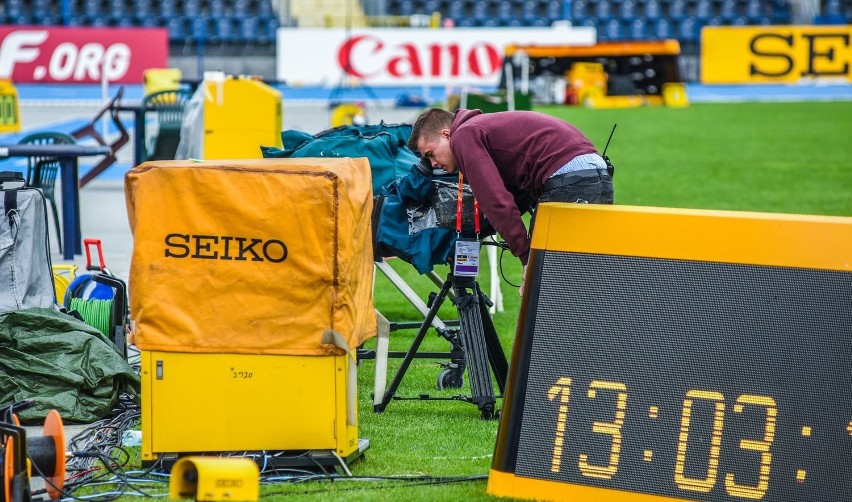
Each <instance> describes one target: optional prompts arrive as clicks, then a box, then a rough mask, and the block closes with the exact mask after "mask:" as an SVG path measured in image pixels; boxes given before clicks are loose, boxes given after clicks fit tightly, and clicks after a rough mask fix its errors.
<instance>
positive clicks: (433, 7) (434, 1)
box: [421, 0, 441, 15]
mask: <svg viewBox="0 0 852 502" xmlns="http://www.w3.org/2000/svg"><path fill="white" fill-rule="evenodd" d="M440 11H441V2H439V1H438V0H426V2H425V3H424V4H423V9H422V11H421V12H422V13H423V14H428V15H431V14H432V13H433V12H440Z"/></svg>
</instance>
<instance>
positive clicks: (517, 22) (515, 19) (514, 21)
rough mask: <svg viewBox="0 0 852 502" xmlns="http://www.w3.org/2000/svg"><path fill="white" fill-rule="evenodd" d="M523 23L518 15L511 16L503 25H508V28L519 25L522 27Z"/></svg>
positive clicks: (518, 26)
mask: <svg viewBox="0 0 852 502" xmlns="http://www.w3.org/2000/svg"><path fill="white" fill-rule="evenodd" d="M523 25H524V22H523V21H521V18H519V17H513V18H512V19H510V20H509V22H508V23H506V24H505V25H504V26H508V27H510V28H520V27H522V26H523Z"/></svg>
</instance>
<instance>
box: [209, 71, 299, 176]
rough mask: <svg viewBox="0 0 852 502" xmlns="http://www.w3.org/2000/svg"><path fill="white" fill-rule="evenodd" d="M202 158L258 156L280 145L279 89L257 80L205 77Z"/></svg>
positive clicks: (245, 157) (256, 157) (247, 157)
mask: <svg viewBox="0 0 852 502" xmlns="http://www.w3.org/2000/svg"><path fill="white" fill-rule="evenodd" d="M203 85H204V86H205V93H204V159H206V160H211V159H259V158H262V157H263V155H262V154H261V152H260V147H261V145H262V146H276V147H280V146H281V120H282V119H281V93H280V92H279V91H278V90H276V89H274V88H272V87H270V86H268V85H266V84H264V83H263V82H261V81H259V80H252V79H246V78H226V79H224V80H223V81H215V80H205V81H204V83H203Z"/></svg>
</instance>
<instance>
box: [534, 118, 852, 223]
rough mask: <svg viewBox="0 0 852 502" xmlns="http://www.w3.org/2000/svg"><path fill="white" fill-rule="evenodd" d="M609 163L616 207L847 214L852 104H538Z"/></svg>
mask: <svg viewBox="0 0 852 502" xmlns="http://www.w3.org/2000/svg"><path fill="white" fill-rule="evenodd" d="M539 110H541V111H545V112H547V113H551V114H553V115H555V116H557V117H561V118H564V119H565V120H568V121H569V122H572V123H573V124H575V125H577V126H578V127H579V128H580V130H582V131H584V132H585V133H586V134H587V135H588V136H589V137H590V138H591V139H592V141H594V142H595V144H596V145H597V146H598V147H599V148H603V147H604V145H605V144H606V140H607V137H608V135H609V132H610V130H611V128H612V125H613V124H618V127H617V128H616V131H615V135H614V136H613V139H612V142H611V144H610V147H609V151H608V152H607V154H608V155H609V157H610V158H611V159H612V160H613V163H614V164H615V166H616V177H615V180H614V181H615V196H616V203H618V204H632V205H641V206H664V207H681V208H701V209H728V210H739V211H764V212H782V213H798V214H830V215H852V141H850V139H849V131H852V102H818V103H731V104H694V105H691V106H689V107H687V108H682V109H675V108H665V107H646V108H632V109H621V110H590V109H585V108H566V107H546V108H545V107H542V108H539Z"/></svg>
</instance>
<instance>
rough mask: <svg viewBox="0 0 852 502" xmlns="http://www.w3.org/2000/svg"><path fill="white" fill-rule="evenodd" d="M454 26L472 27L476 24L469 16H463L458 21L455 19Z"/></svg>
mask: <svg viewBox="0 0 852 502" xmlns="http://www.w3.org/2000/svg"><path fill="white" fill-rule="evenodd" d="M456 26H458V27H460V28H472V27H474V26H476V21H474V20H473V18H472V17H470V16H465V17H463V18H461V20H460V21H456Z"/></svg>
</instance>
